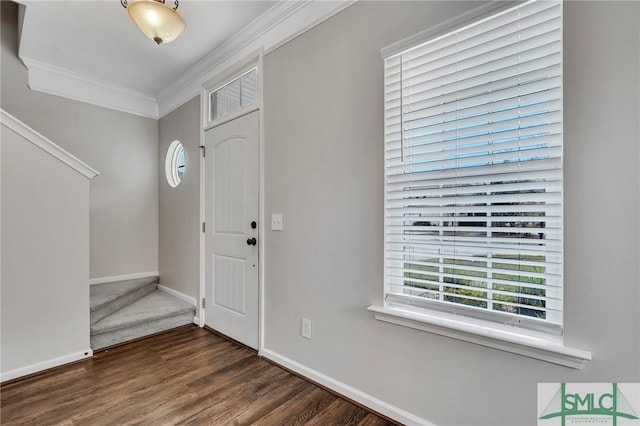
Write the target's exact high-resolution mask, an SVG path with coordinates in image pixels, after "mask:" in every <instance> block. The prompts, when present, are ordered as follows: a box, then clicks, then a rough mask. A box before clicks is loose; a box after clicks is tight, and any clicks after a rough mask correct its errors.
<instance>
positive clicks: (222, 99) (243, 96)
mask: <svg viewBox="0 0 640 426" xmlns="http://www.w3.org/2000/svg"><path fill="white" fill-rule="evenodd" d="M257 101H258V67H254V68H252V69H250V70H249V71H246V72H245V73H243V74H242V75H240V76H238V77H236V78H234V79H233V80H231V81H229V82H227V83H225V84H224V85H222V86H220V87H218V88H217V89H215V90H213V91H211V92H210V93H209V122H210V123H211V122H213V121H216V120H219V119H221V118H224V117H226V116H227V115H229V114H231V113H233V112H236V111H238V110H240V109H242V108H245V107H248V106H251V105H253V104H255V103H257Z"/></svg>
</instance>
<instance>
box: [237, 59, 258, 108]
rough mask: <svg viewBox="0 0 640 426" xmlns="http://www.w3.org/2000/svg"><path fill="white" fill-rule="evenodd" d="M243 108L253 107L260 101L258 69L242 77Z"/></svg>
mask: <svg viewBox="0 0 640 426" xmlns="http://www.w3.org/2000/svg"><path fill="white" fill-rule="evenodd" d="M241 81H242V106H247V105H251V104H252V103H254V102H255V101H256V100H257V99H258V69H257V68H255V69H252V70H251V71H249V72H248V73H246V74H245V75H243V76H242V78H241Z"/></svg>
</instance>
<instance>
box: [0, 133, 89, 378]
mask: <svg viewBox="0 0 640 426" xmlns="http://www.w3.org/2000/svg"><path fill="white" fill-rule="evenodd" d="M0 137H1V138H2V144H1V147H2V148H1V149H2V162H1V167H0V170H1V173H0V174H1V181H2V188H1V192H2V223H1V224H0V226H1V228H2V262H1V263H2V265H1V270H2V276H1V277H0V278H1V280H2V289H1V293H0V300H1V306H0V312H1V313H2V315H1V320H0V322H1V323H2V333H1V339H2V340H1V341H0V348H1V350H0V359H1V360H2V362H1V372H2V375H3V379H5V378H7V379H11V378H15V377H17V376H20V375H24V374H26V373H32V372H34V371H36V370H42V369H43V368H47V367H52V366H54V365H52V364H60V363H63V362H70V361H73V360H76V359H79V358H82V357H83V354H84V352H85V351H89V350H90V348H89V286H88V285H87V280H88V278H89V250H88V249H89V209H88V206H89V180H88V179H87V178H86V177H85V176H83V175H82V174H80V173H78V172H77V171H75V170H73V169H71V168H70V167H69V166H67V165H66V164H64V163H62V162H61V161H60V160H58V159H56V158H54V157H52V156H51V155H50V154H47V153H45V152H44V151H43V150H42V149H40V148H38V147H37V146H35V145H33V144H32V143H31V142H29V141H27V140H25V139H24V138H23V137H22V136H19V135H18V134H16V133H14V132H13V131H12V130H9V129H8V128H7V127H5V126H4V125H3V126H2V134H1V136H0ZM47 362H48V363H50V364H47V365H44V366H43V365H39V366H38V364H41V363H47ZM24 369H27V370H28V371H24ZM17 372H21V374H17Z"/></svg>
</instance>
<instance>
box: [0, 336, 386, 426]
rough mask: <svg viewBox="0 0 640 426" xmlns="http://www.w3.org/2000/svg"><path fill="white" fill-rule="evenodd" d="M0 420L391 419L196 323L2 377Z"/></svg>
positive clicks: (332, 422) (300, 421) (317, 422)
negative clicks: (53, 365)
mask: <svg viewBox="0 0 640 426" xmlns="http://www.w3.org/2000/svg"><path fill="white" fill-rule="evenodd" d="M0 393H1V395H0V410H1V414H0V423H1V424H2V425H18V424H19V425H24V424H32V425H73V424H78V425H125V424H149V425H175V424H193V425H227V424H256V425H390V424H392V423H389V422H388V421H386V420H384V419H382V418H380V417H378V416H376V415H374V414H373V413H370V412H368V411H366V410H365V409H363V408H361V407H358V406H356V405H354V404H352V403H350V402H348V401H347V400H344V399H342V398H339V397H337V396H336V395H334V394H332V393H330V392H328V391H326V390H324V389H322V388H320V387H318V386H316V385H314V384H312V383H310V382H307V381H306V380H304V379H302V378H300V377H298V376H296V375H294V374H291V373H289V372H287V371H285V370H283V369H282V368H280V367H278V366H276V365H274V364H271V363H270V362H268V361H266V360H264V359H261V358H260V357H258V356H257V355H256V354H255V353H254V352H253V351H251V350H249V349H246V348H244V347H242V346H240V345H237V344H235V343H233V342H230V341H228V340H226V339H224V338H223V337H220V336H218V335H215V334H212V333H210V332H208V331H206V330H203V329H200V328H198V327H196V326H185V327H181V328H177V329H174V330H171V331H168V332H166V333H162V334H159V335H156V336H153V337H150V338H147V339H143V340H139V341H136V342H132V343H128V344H126V345H122V346H118V347H115V348H113V349H110V350H107V351H103V352H99V353H97V354H96V355H95V356H94V357H93V358H91V359H88V360H84V361H81V362H78V363H75V364H71V365H67V366H62V367H58V368H56V369H52V370H49V371H46V372H44V373H42V374H39V375H36V376H32V377H28V378H25V379H22V380H18V381H15V382H10V383H7V384H4V385H2V386H1V387H0Z"/></svg>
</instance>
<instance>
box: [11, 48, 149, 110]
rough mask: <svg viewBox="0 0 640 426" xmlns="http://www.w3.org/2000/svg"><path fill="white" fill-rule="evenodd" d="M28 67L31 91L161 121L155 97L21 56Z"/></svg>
mask: <svg viewBox="0 0 640 426" xmlns="http://www.w3.org/2000/svg"><path fill="white" fill-rule="evenodd" d="M20 59H21V60H22V62H23V63H24V64H25V66H26V67H27V74H28V78H29V88H30V89H31V90H36V91H38V92H44V93H48V94H50V95H56V96H62V97H64V98H68V99H73V100H76V101H80V102H86V103H89V104H92V105H97V106H101V107H104V108H110V109H114V110H117V111H123V112H127V113H129V114H135V115H140V116H143V117H147V118H154V119H157V118H158V104H157V102H156V98H155V96H154V95H151V94H149V93H145V92H140V91H137V90H132V89H129V88H126V87H123V86H119V85H116V84H113V83H110V82H108V81H105V80H100V79H97V78H93V77H89V76H87V75H85V74H80V73H77V72H74V71H70V70H68V69H65V68H60V67H57V66H54V65H50V64H47V63H44V62H41V61H38V60H35V59H31V58H28V57H25V56H22V55H20Z"/></svg>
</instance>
